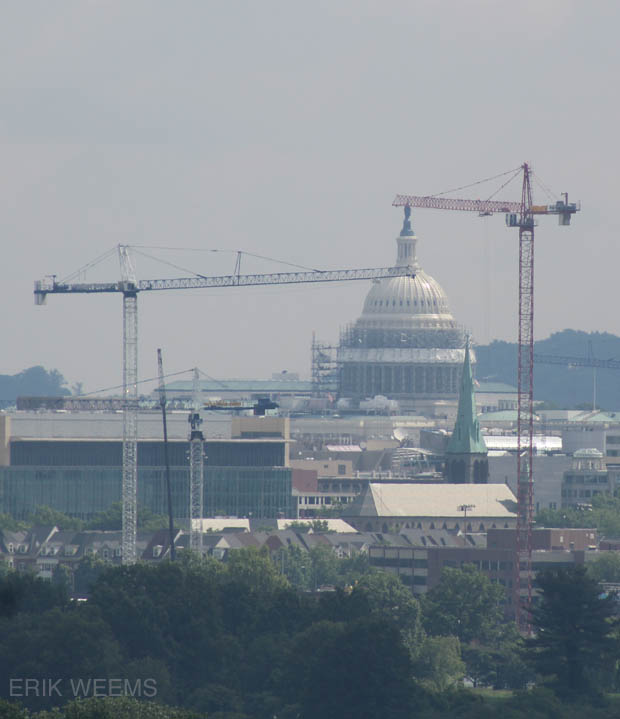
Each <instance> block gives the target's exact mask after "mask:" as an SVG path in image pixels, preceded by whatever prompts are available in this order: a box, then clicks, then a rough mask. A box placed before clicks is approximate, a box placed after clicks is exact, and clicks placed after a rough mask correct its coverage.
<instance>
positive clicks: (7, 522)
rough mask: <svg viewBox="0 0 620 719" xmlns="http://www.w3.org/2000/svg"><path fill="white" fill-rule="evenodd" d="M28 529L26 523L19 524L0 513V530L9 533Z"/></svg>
mask: <svg viewBox="0 0 620 719" xmlns="http://www.w3.org/2000/svg"><path fill="white" fill-rule="evenodd" d="M27 528H28V525H27V524H26V522H20V521H19V520H18V519H15V517H12V516H11V515H10V514H4V513H3V512H0V530H2V529H5V530H7V531H9V532H21V531H24V530H25V529H27Z"/></svg>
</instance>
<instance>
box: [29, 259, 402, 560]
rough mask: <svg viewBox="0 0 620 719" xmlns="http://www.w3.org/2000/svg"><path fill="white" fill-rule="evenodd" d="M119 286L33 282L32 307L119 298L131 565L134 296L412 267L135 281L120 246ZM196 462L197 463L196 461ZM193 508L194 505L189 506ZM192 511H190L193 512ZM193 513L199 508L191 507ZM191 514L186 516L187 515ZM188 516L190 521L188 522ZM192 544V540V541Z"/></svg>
mask: <svg viewBox="0 0 620 719" xmlns="http://www.w3.org/2000/svg"><path fill="white" fill-rule="evenodd" d="M118 253H119V259H120V263H121V281H120V282H91V283H64V282H57V281H56V276H55V275H50V276H48V277H46V279H44V280H37V281H36V282H35V283H34V300H35V304H36V305H43V304H45V302H46V298H47V295H58V294H68V295H75V294H101V293H103V294H106V293H121V294H122V295H123V474H122V491H121V498H122V507H123V509H122V547H121V551H122V561H123V564H133V563H134V562H135V561H136V517H137V485H138V481H137V479H138V462H137V455H138V451H137V450H138V293H139V292H146V291H153V290H187V289H200V288H208V287H248V286H253V285H284V284H296V283H310V282H342V281H348V280H376V279H382V278H389V277H404V276H411V277H413V276H414V273H413V270H412V268H411V267H380V268H366V269H357V270H354V269H348V270H324V271H322V270H308V271H306V272H277V273H272V274H254V275H242V274H239V272H238V271H237V273H235V274H232V275H223V276H214V277H207V276H205V275H200V274H196V275H195V276H194V277H180V278H176V279H154V280H136V275H135V271H134V268H133V263H132V261H131V253H130V246H129V245H119V247H118ZM196 459H197V458H196ZM192 507H193V505H192ZM192 511H193V509H192ZM196 511H198V507H196ZM190 514H191V512H190ZM191 519H192V517H190V520H191ZM196 541H197V540H196Z"/></svg>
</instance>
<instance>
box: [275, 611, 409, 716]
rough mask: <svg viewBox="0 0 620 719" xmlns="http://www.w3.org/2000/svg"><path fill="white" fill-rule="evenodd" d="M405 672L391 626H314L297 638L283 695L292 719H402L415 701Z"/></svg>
mask: <svg viewBox="0 0 620 719" xmlns="http://www.w3.org/2000/svg"><path fill="white" fill-rule="evenodd" d="M410 672H411V667H410V662H409V657H408V655H407V651H406V650H405V648H404V647H403V646H402V643H401V642H400V638H399V633H398V629H397V627H396V626H395V625H394V624H393V623H392V622H389V621H386V620H384V619H378V618H374V617H371V618H365V619H357V620H354V621H352V622H348V623H344V622H339V623H333V622H318V623H315V624H313V625H312V626H311V627H309V628H308V629H307V630H306V631H304V632H302V633H301V634H299V635H298V636H297V637H296V639H295V641H294V644H293V648H292V651H291V654H290V655H289V660H288V662H287V666H286V670H285V673H284V676H283V685H282V689H283V692H284V697H285V700H288V704H289V706H295V711H294V712H291V715H295V714H297V715H298V716H299V717H301V718H302V719H315V718H316V717H322V718H323V719H341V718H342V716H343V715H344V716H350V717H359V718H360V719H366V718H367V719H374V718H375V717H378V716H381V717H389V718H390V719H397V718H399V717H402V718H403V719H405V717H409V716H410V712H409V707H410V706H411V705H412V703H413V696H414V688H413V685H412V684H411V682H410V680H409V676H410ZM343 712H344V714H343Z"/></svg>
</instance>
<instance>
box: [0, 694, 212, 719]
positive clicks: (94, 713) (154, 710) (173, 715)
mask: <svg viewBox="0 0 620 719" xmlns="http://www.w3.org/2000/svg"><path fill="white" fill-rule="evenodd" d="M0 716H1V715H0ZM16 719H17V718H16ZM36 719H201V718H200V715H199V714H195V713H194V712H190V711H187V710H184V709H177V708H174V707H167V706H163V705H161V704H155V703H153V702H143V701H138V700H137V699H134V698H132V697H101V698H94V697H91V698H88V699H76V700H74V701H72V702H70V703H69V704H67V705H66V706H65V707H64V709H62V710H60V711H59V710H56V711H52V712H40V713H38V714H37V715H36Z"/></svg>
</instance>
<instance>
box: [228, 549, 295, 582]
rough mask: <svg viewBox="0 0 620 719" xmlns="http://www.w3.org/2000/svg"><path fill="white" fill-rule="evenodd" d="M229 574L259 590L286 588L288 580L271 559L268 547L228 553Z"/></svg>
mask: <svg viewBox="0 0 620 719" xmlns="http://www.w3.org/2000/svg"><path fill="white" fill-rule="evenodd" d="M227 569H228V576H229V578H230V580H231V581H233V582H239V583H240V584H243V585H244V586H246V587H249V588H252V589H253V590H256V591H259V592H265V591H273V590H276V589H285V588H286V587H287V586H288V582H287V581H286V579H285V577H283V576H282V575H281V574H280V572H278V570H277V568H276V566H275V565H274V563H273V562H272V561H271V558H270V557H269V553H268V552H267V550H266V549H262V550H260V549H256V548H255V547H249V548H248V549H239V550H237V551H235V552H230V553H229V554H228V560H227Z"/></svg>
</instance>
